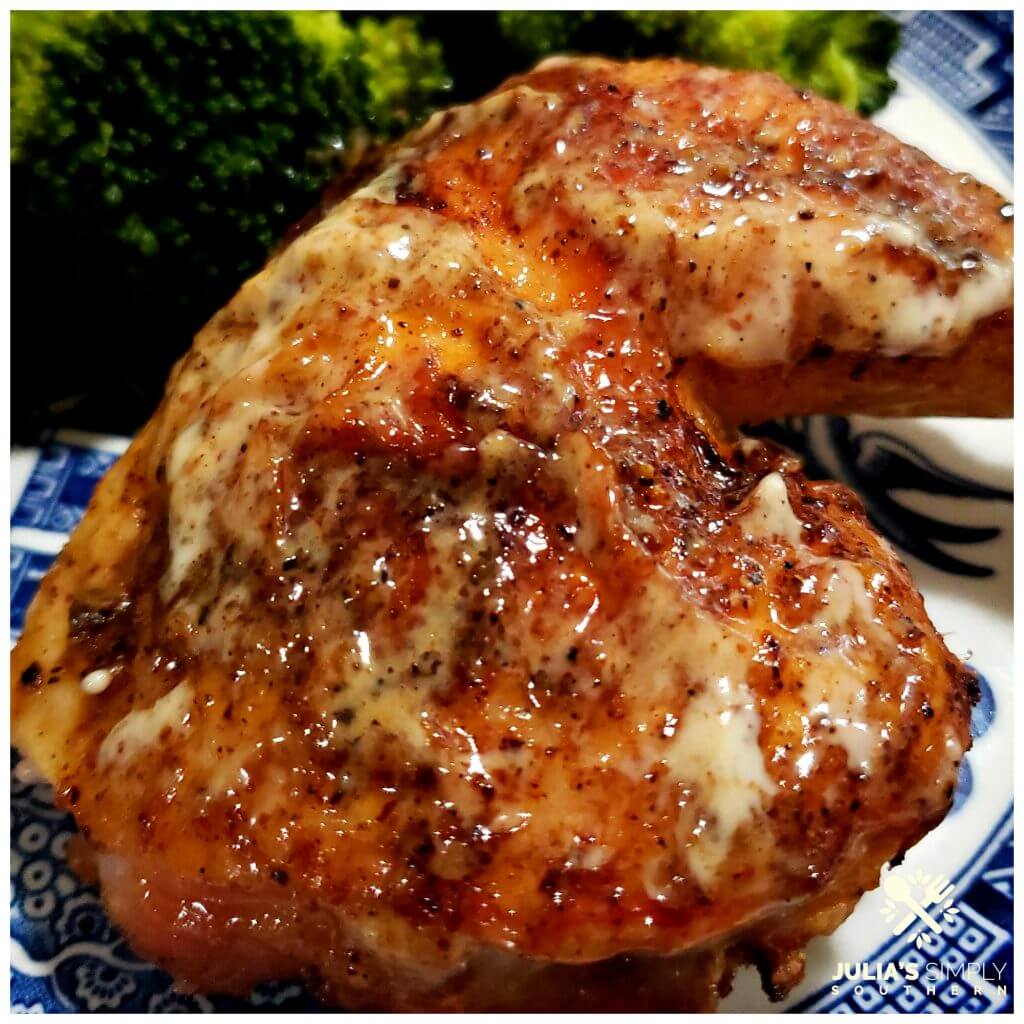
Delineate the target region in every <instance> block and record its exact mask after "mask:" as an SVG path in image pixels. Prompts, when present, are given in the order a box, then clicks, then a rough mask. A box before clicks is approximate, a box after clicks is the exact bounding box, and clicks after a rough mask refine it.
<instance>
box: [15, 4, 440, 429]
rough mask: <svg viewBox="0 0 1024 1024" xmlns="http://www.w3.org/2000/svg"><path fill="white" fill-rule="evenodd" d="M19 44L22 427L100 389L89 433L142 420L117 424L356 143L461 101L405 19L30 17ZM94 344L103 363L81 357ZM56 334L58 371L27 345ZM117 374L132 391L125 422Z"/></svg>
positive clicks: (20, 25) (23, 18)
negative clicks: (84, 335)
mask: <svg viewBox="0 0 1024 1024" xmlns="http://www.w3.org/2000/svg"><path fill="white" fill-rule="evenodd" d="M12 29H13V37H14V38H13V49H14V51H15V53H17V54H18V55H19V56H18V57H17V59H16V63H15V65H14V67H13V70H12V74H13V77H14V82H15V89H14V108H15V109H14V111H12V113H13V114H14V115H15V116H14V121H15V124H16V125H17V130H16V133H15V134H14V149H13V152H12V158H13V160H14V163H13V165H12V175H13V176H14V179H13V180H14V190H15V195H16V196H17V200H16V203H15V206H16V216H15V222H14V225H13V228H14V246H15V251H16V252H18V260H17V261H16V266H15V276H16V288H17V289H18V291H17V292H16V294H17V295H18V300H17V302H16V304H15V324H16V331H17V332H18V333H17V334H16V337H18V344H17V345H16V346H15V359H16V361H19V360H20V361H21V363H22V365H21V366H20V367H19V369H20V370H21V371H22V372H21V373H19V375H18V376H19V380H22V381H23V382H25V383H26V384H27V387H26V388H25V389H23V390H21V391H20V392H19V393H18V395H17V399H18V408H16V410H15V420H16V421H18V420H24V416H23V415H19V414H24V413H26V412H28V411H29V410H28V407H29V406H30V405H31V406H32V408H33V409H36V410H39V407H40V406H42V407H43V408H42V410H40V411H42V416H43V418H50V417H49V414H47V413H46V412H45V407H46V406H51V407H52V406H53V403H55V402H59V401H63V402H68V401H71V400H73V399H74V397H75V395H76V394H77V393H79V392H83V393H84V392H88V393H90V394H91V395H96V394H97V389H99V390H102V391H104V392H105V395H104V398H105V401H104V402H103V405H102V411H101V413H98V414H96V415H94V414H93V413H92V412H90V413H88V414H84V415H85V418H86V419H87V420H88V421H89V422H90V424H91V425H94V426H102V427H105V428H108V429H109V428H115V427H118V426H120V425H121V420H125V422H129V421H131V420H134V419H137V418H138V415H139V411H138V410H136V409H132V410H131V412H130V413H127V414H126V415H124V416H121V415H118V413H120V412H121V405H122V404H123V402H124V401H125V399H126V395H130V394H131V393H132V392H133V391H139V392H140V393H141V394H144V395H148V396H151V395H152V394H153V391H154V382H155V381H159V380H161V379H162V378H163V376H164V375H165V374H166V371H167V368H168V367H169V365H170V362H171V360H172V359H173V358H174V357H175V356H176V355H177V354H179V353H180V352H181V351H183V350H184V348H186V347H187V345H188V343H189V339H190V337H191V334H192V333H193V332H194V330H195V329H197V328H198V327H199V326H200V325H201V324H202V322H203V321H204V320H205V319H206V318H207V317H208V316H209V315H210V314H211V313H212V312H213V311H214V310H216V309H217V308H218V306H220V305H221V304H222V303H223V302H224V301H225V300H226V299H227V297H228V296H229V295H230V294H231V292H232V291H233V290H234V289H235V288H236V287H237V286H238V284H239V283H240V282H241V281H242V280H243V279H244V278H245V277H246V276H248V275H249V274H250V273H252V272H253V271H254V270H255V269H257V268H258V267H259V265H260V264H261V263H262V261H263V260H264V259H265V257H266V254H267V252H268V250H270V248H271V247H272V246H273V245H274V244H275V243H276V241H277V240H278V239H279V238H280V236H281V235H282V233H283V232H284V231H285V229H286V228H287V227H288V226H289V225H290V224H292V223H293V222H295V221H296V220H297V219H299V218H300V217H301V216H302V215H303V214H304V213H305V212H306V211H307V210H308V209H309V208H310V207H311V206H312V205H313V204H314V203H315V202H316V200H317V198H318V197H319V195H320V193H321V191H322V189H323V187H324V185H325V183H326V182H327V181H328V180H329V179H330V178H331V177H332V176H333V175H334V174H335V173H336V172H337V170H338V169H339V164H340V162H341V161H342V160H343V159H344V156H345V145H346V142H347V141H348V140H350V139H351V137H352V136H353V135H354V134H360V135H363V134H365V133H369V134H370V135H371V136H385V135H391V134H394V133H397V132H399V131H401V130H403V129H405V128H406V127H408V126H409V125H410V124H412V123H413V122H415V121H416V120H417V119H418V118H420V117H421V116H422V115H423V114H424V113H425V112H426V111H427V110H428V109H429V108H430V106H431V105H432V104H433V103H436V102H437V101H438V100H439V99H440V97H441V96H442V94H443V92H444V88H445V84H446V78H445V75H444V71H443V67H442V65H441V61H440V51H439V48H438V46H437V45H436V44H434V43H431V42H428V41H424V40H423V39H421V38H420V37H419V36H418V35H417V33H416V31H415V29H414V27H413V25H412V23H411V22H410V21H408V20H407V19H401V18H399V19H392V20H390V21H388V22H371V21H369V20H364V21H359V22H356V23H354V24H350V23H347V22H346V21H344V20H343V19H341V18H340V17H339V16H338V15H336V14H334V13H316V12H290V13H266V14H253V13H243V12H210V13H153V12H103V13H97V14H94V15H91V16H88V17H82V16H71V17H66V16H62V15H59V14H58V15H53V14H48V15H45V16H43V17H40V16H38V15H35V14H21V15H18V16H16V18H15V19H14V21H13V22H12ZM83 327H84V328H85V329H86V330H88V331H89V332H90V333H94V334H95V336H96V337H97V340H99V339H100V338H102V343H103V345H102V349H100V348H99V346H97V347H96V349H93V347H92V346H90V345H89V344H88V343H86V344H82V343H81V339H80V338H76V339H75V342H74V343H73V344H72V343H71V342H70V339H71V337H72V336H74V335H75V334H80V332H81V331H82V329H83ZM41 333H42V334H45V336H46V337H47V338H49V339H54V341H53V342H51V344H58V343H59V344H61V345H62V347H61V350H60V356H59V358H53V357H52V356H51V357H50V358H48V359H47V360H46V361H45V362H44V361H43V359H42V356H41V354H40V353H39V347H38V346H32V345H31V344H30V343H29V341H28V339H29V338H30V337H33V336H38V335H40V334H41ZM101 364H102V365H101ZM111 366H114V367H116V370H115V372H117V373H124V374H128V375H129V376H130V378H131V379H130V381H129V382H128V386H127V390H126V389H125V388H122V389H121V394H120V402H118V403H113V402H111V401H110V397H111V394H110V391H111V389H110V388H109V387H101V386H102V385H103V384H104V382H105V381H109V379H110V368H111ZM156 388H157V389H158V385H156ZM157 393H159V391H158V390H157ZM151 401H152V398H151V397H148V398H143V399H140V404H142V407H143V408H144V405H145V404H147V403H149V402H151ZM81 421H82V420H81V419H80V420H79V422H81ZM130 425H134V423H131V424H130Z"/></svg>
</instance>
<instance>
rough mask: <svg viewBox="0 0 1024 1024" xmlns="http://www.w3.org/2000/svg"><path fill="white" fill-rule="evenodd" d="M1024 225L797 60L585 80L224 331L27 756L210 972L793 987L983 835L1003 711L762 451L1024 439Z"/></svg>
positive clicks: (440, 121) (377, 171)
mask: <svg viewBox="0 0 1024 1024" xmlns="http://www.w3.org/2000/svg"><path fill="white" fill-rule="evenodd" d="M1011 249H1012V240H1011V225H1010V222H1009V220H1008V211H1007V210H1006V209H1005V208H1004V203H1003V200H1002V199H1000V197H998V196H997V195H996V194H994V193H993V192H991V191H990V190H988V189H986V188H984V187H982V186H980V185H978V184H977V183H975V182H973V181H971V180H969V179H964V178H962V177H958V176H955V175H952V174H949V173H947V172H945V171H943V170H942V169H941V168H939V167H937V166H936V165H935V164H934V163H932V162H931V161H930V160H928V159H927V158H926V157H925V156H924V155H922V154H921V153H919V152H917V151H914V150H911V149H908V148H907V147H904V146H902V145H901V144H899V143H898V142H896V141H895V140H894V139H892V138H891V137H890V136H888V135H886V134H885V133H884V132H882V131H880V130H878V129H876V128H874V127H873V126H871V125H869V124H866V123H865V122H863V121H861V120H860V119H858V118H856V117H854V116H852V115H850V114H849V113H847V112H845V111H843V110H841V109H840V108H838V107H836V106H834V105H832V104H829V103H826V102H823V101H821V100H818V99H815V98H812V97H808V96H806V95H801V94H798V93H796V92H794V91H793V90H791V89H790V88H788V87H787V86H785V85H784V84H782V83H781V82H780V81H779V80H777V79H775V78H773V77H771V76H766V75H758V74H742V73H731V72H730V73H727V72H723V71H718V70H714V69H709V68H699V67H695V66H693V65H687V64H682V63H678V62H672V61H665V62H646V63H636V64H616V63H612V62H607V61H598V60H571V61H570V60H558V61H550V62H547V63H546V64H544V65H541V66H540V67H539V68H538V69H537V70H536V71H534V72H532V73H531V74H529V75H526V76H524V77H522V78H520V79H518V80H514V81H512V82H510V83H509V84H508V85H507V86H505V87H504V88H502V89H501V90H499V91H498V92H497V93H495V94H493V95H491V96H489V97H487V98H485V99H484V100H482V101H480V102H479V103H477V104H474V105H471V106H468V107H464V108H459V109H455V110H451V111H448V112H446V113H443V114H441V115H438V116H437V117H435V118H434V119H433V120H431V121H430V122H429V123H428V124H427V125H426V126H425V127H424V128H423V129H421V130H420V131H419V132H417V133H416V134H414V135H413V136H411V137H410V138H408V139H406V140H405V141H404V142H403V143H402V144H401V145H399V146H398V147H396V148H395V149H392V150H390V151H388V152H387V153H385V154H383V155H382V156H380V157H379V158H378V159H377V160H376V163H375V166H374V167H373V169H372V171H370V172H369V173H368V174H367V175H366V176H365V178H364V179H363V180H362V181H360V182H358V183H357V186H356V187H354V190H349V191H348V193H347V194H337V195H334V196H332V197H330V198H329V199H327V200H325V202H324V204H323V208H322V209H321V210H320V211H318V215H317V217H315V218H312V219H311V223H309V224H307V225H305V226H304V230H303V231H302V232H301V233H299V234H298V235H297V237H295V238H294V239H293V240H292V241H291V242H290V244H288V245H287V246H286V247H284V248H283V249H282V250H281V251H280V252H279V253H278V254H277V255H276V256H275V257H274V258H273V259H272V260H271V261H270V263H269V264H268V266H267V267H266V268H265V269H264V270H263V271H262V272H261V273H260V274H258V275H257V276H256V277H254V278H253V279H252V280H250V281H249V282H247V283H246V284H245V285H244V286H243V287H242V289H241V290H240V291H239V293H238V294H237V295H236V296H235V298H234V299H233V300H232V301H231V303H230V304H229V305H228V306H227V307H226V308H225V309H224V310H223V311H221V312H220V313H219V314H217V315H216V316H215V317H214V318H213V319H212V320H211V321H210V323H209V324H208V325H207V326H206V327H205V328H204V330H203V331H202V332H201V333H200V334H199V336H198V337H197V338H196V341H195V344H194V346H193V348H192V350H191V351H190V352H189V353H188V355H187V356H185V357H184V358H183V359H182V360H181V362H180V363H179V364H178V365H177V367H176V368H175V370H174V372H173V374H172V376H171V379H170V381H169V383H168V387H167V391H166V395H165V398H164V400H163V402H162V404H161V406H160V407H159V409H158V410H157V412H156V414H155V415H154V417H153V419H152V420H151V421H150V422H149V424H148V425H147V426H146V427H145V429H144V430H143V431H142V432H141V433H140V435H139V436H138V437H137V438H136V440H135V442H134V443H133V444H132V446H131V448H130V449H129V451H128V452H127V453H126V455H125V456H124V457H123V458H122V459H121V460H120V461H119V462H118V463H117V465H116V466H115V467H114V468H113V469H112V470H111V472H110V473H109V475H108V476H107V477H106V478H105V479H104V480H103V481H102V483H101V484H100V486H99V488H98V490H97V492H96V494H95V496H94V498H93V501H92V504H91V505H90V507H89V510H88V512H87V514H86V516H85V519H84V520H83V522H82V524H81V525H80V527H79V528H78V529H77V530H76V531H75V533H74V534H73V535H72V537H71V539H70V541H69V543H68V545H67V546H66V548H65V550H64V551H63V553H62V554H61V555H60V557H59V558H58V560H57V562H56V563H55V565H54V568H53V569H52V570H51V572H50V573H49V574H48V575H47V577H46V578H45V579H44V581H43V583H42V585H41V587H40V591H39V594H38V596H37V598H36V600H35V601H34V603H33V605H32V608H31V610H30V612H29V615H28V620H27V624H26V629H25V632H24V635H23V637H22V639H21V641H20V642H19V644H18V646H17V648H16V650H15V653H14V656H13V682H12V688H13V715H14V724H13V731H14V739H15V742H16V744H17V745H18V747H19V749H20V750H21V751H22V753H23V754H24V755H25V756H27V757H29V758H30V759H31V760H32V762H33V763H34V764H35V765H36V766H37V767H38V769H39V770H40V771H41V772H42V773H43V774H44V775H45V776H46V777H47V778H48V779H49V780H50V781H52V782H53V784H54V786H55V791H56V795H57V799H58V801H59V802H60V803H61V804H62V805H63V806H66V807H68V808H70V809H71V810H72V811H73V813H74V815H75V817H76V819H77V821H78V824H79V826H80V828H81V831H82V835H83V837H84V839H83V846H82V849H81V850H80V851H79V856H80V857H82V858H83V859H84V858H86V857H88V858H91V859H92V861H93V862H94V868H95V870H96V871H98V875H99V878H100V881H101V885H102V888H103V894H104V899H105V901H106V903H107V906H108V908H109V910H110V913H111V915H112V917H113V919H114V920H115V921H116V923H117V924H118V925H119V926H120V927H121V928H122V929H123V930H124V931H125V933H126V934H127V936H128V937H129V939H130V941H131V942H132V944H133V945H134V947H135V948H136V950H137V951H138V952H139V953H140V954H141V955H143V956H146V957H148V958H151V959H152V960H154V961H155V962H157V963H159V964H161V965H163V966H165V967H166V968H168V969H169V970H170V971H172V972H173V973H174V974H175V975H176V976H177V977H178V978H179V979H181V980H182V981H183V982H184V983H186V984H189V985H192V986H196V987H198V988H201V989H205V990H209V991H228V992H238V993H244V992H246V991H247V990H248V989H249V988H250V987H251V986H252V985H253V984H255V983H256V982H258V981H261V980H264V979H269V978H283V977H301V978H303V979H304V980H305V981H306V982H307V983H308V984H309V985H310V986H311V988H312V989H313V990H314V991H315V992H317V993H318V995H319V996H320V997H321V998H322V999H323V1000H324V1001H325V1002H328V1003H334V1004H339V1005H344V1006H348V1007H378V1008H397V1009H503V1008H601V1009H616V1008H622V1009H650V1008H665V1009H707V1008H712V1007H714V1005H715V1004H716V1002H717V1000H718V998H719V997H720V996H721V995H722V994H723V993H724V992H726V991H728V986H729V983H730V979H731V976H732V973H733V971H734V970H735V968H736V967H737V966H738V965H740V964H743V963H754V964H756V965H757V966H758V967H759V969H760V970H761V974H762V978H763V980H764V984H765V987H766V990H767V991H768V992H769V993H770V994H771V995H773V996H780V995H782V994H784V993H785V992H786V991H787V990H788V989H789V988H791V987H792V986H793V985H794V984H795V983H796V982H797V981H798V980H799V978H800V975H801V972H802V964H803V960H802V950H803V947H804V946H805V945H806V943H807V942H808V941H809V940H810V939H811V938H813V937H814V936H816V935H820V934H824V933H827V932H830V931H832V930H833V929H834V928H835V927H836V926H837V925H838V924H839V923H841V922H842V921H843V920H844V919H845V917H846V916H847V915H848V914H849V913H850V911H851V910H852V908H853V907H854V905H855V904H856V901H857V899H858V898H859V897H860V895H861V894H862V893H863V892H864V891H865V890H866V889H869V888H872V887H874V886H875V885H877V883H878V878H879V872H880V869H881V867H882V865H883V864H884V863H885V862H887V861H889V860H890V859H892V858H894V857H897V856H898V855H900V854H901V853H902V852H904V851H905V850H907V849H908V848H909V847H910V846H912V845H913V844H914V843H916V842H917V841H918V840H919V839H920V838H921V837H922V836H923V835H924V834H925V833H927V832H928V831H929V830H930V829H932V828H933V827H934V826H936V825H937V824H938V823H939V822H940V821H941V820H942V818H943V816H944V815H945V813H946V811H947V810H948V808H949V806H950V802H951V798H952V794H953V788H954V784H955V781H956V777H957V771H958V767H959V764H960V762H961V759H962V757H963V755H964V751H965V749H966V748H967V747H968V745H969V742H970V740H969V717H970V709H971V703H972V700H973V698H974V693H975V685H974V681H973V677H972V676H971V674H970V673H969V672H968V671H967V670H966V669H965V668H964V667H963V666H962V665H961V664H960V663H959V662H958V661H957V659H956V658H955V657H954V656H953V655H951V654H950V652H949V651H948V650H947V648H946V646H945V645H944V643H943V641H942V638H941V637H940V636H939V635H938V634H937V633H936V631H935V629H934V627H933V626H932V624H931V622H930V621H929V619H928V616H927V614H926V612H925V610H924V606H923V603H922V600H921V597H920V595H919V594H918V593H917V591H916V590H915V588H914V586H913V584H912V582H911V580H910V578H909V576H908V574H907V571H906V569H905V568H904V567H903V565H902V564H901V563H900V562H899V560H898V559H897V558H896V556H895V555H894V553H893V552H892V550H891V549H890V548H889V547H888V545H887V544H886V543H885V541H883V540H882V539H881V538H879V537H878V536H877V534H876V533H875V532H874V531H873V530H872V528H871V527H870V526H869V524H868V522H867V520H866V518H865V516H864V514H863V511H862V509H861V507H860V505H859V503H858V501H857V499H856V498H855V497H854V496H853V495H852V494H851V493H850V492H849V491H848V490H846V489H845V488H843V487H841V486H839V485H836V484H831V483H817V482H812V481H809V480H807V479H806V478H805V477H804V476H803V475H802V473H801V471H800V466H799V464H798V463H797V462H796V460H795V459H793V458H791V457H790V456H788V455H786V454H785V453H783V452H782V451H781V450H779V449H776V448H773V447H771V446H768V445H766V444H762V443H759V442H752V441H748V440H744V439H740V438H739V436H738V435H737V434H736V432H735V429H734V428H735V425H736V424H738V423H741V422H744V421H749V420H755V419H758V418H762V417H764V416H767V415H780V414H784V413H788V412H805V411H811V410H823V411H824V410H828V411H843V410H848V409H871V410H873V411H876V412H893V413H896V412H900V413H902V412H906V411H915V412H938V413H941V412H972V413H976V414H983V413H987V414H1004V413H1006V412H1007V411H1008V410H1009V403H1010V391H1009V378H1008V377H1006V379H1004V376H1005V375H1006V374H1007V373H1008V369H1009V365H1010V345H1011V319H1012V275H1011V270H1010V260H1011Z"/></svg>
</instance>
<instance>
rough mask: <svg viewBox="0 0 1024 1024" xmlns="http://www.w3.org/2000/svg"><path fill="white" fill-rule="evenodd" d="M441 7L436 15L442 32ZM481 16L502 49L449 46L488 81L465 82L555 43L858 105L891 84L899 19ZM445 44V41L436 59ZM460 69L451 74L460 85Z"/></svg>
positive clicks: (866, 109) (810, 14)
mask: <svg viewBox="0 0 1024 1024" xmlns="http://www.w3.org/2000/svg"><path fill="white" fill-rule="evenodd" d="M443 17H444V16H436V18H437V19H438V21H437V28H438V30H440V31H441V32H442V38H444V36H443V29H444V28H445V26H446V23H445V22H444V21H443V20H440V19H443ZM484 17H488V16H486V15H485V16H484ZM489 17H491V18H492V19H493V25H492V26H491V27H490V30H489V31H488V30H487V29H486V28H485V27H484V26H481V31H480V35H481V38H495V39H497V40H498V45H497V49H498V50H499V51H500V52H501V53H502V54H503V56H498V57H497V59H495V55H494V54H493V52H488V51H483V53H481V52H480V51H477V52H476V53H474V54H469V55H456V56H455V60H462V61H475V62H476V63H477V64H478V65H479V67H480V69H482V70H483V71H484V72H485V73H486V72H487V71H488V70H489V69H490V72H491V74H492V76H493V77H494V81H491V82H487V83H480V82H474V86H475V87H476V88H478V89H480V87H481V85H483V86H484V87H490V86H491V85H494V84H496V83H497V81H498V80H500V77H503V76H504V74H506V73H508V71H510V70H512V69H511V68H510V67H507V66H506V65H508V64H509V63H513V64H517V65H518V66H520V67H521V66H523V65H525V64H528V63H530V62H532V61H535V60H538V59H540V58H541V57H545V56H547V55H548V54H551V53H556V52H560V51H577V52H588V53H603V54H608V55H609V56H614V57H651V56H656V55H660V56H676V57H685V58H688V59H690V60H697V61H702V62H706V63H709V64H719V65H722V66H724V67H734V68H757V69H760V70H765V71H774V72H775V73H776V74H778V75H781V76H782V77H783V78H785V79H786V80H787V81H789V82H792V83H793V84H794V85H799V86H805V87H808V88H811V89H813V90H814V91H815V92H818V93H820V94H821V95H823V96H827V97H829V98H830V99H836V100H839V101H840V102H841V103H843V104H845V105H846V106H848V107H850V108H851V109H853V110H858V111H860V112H861V113H862V114H870V113H872V112H873V111H875V110H877V109H878V108H879V107H881V106H883V105H884V104H885V102H886V100H887V99H888V98H889V96H890V95H891V93H892V91H893V89H894V88H895V87H896V83H895V81H894V80H893V79H892V78H891V77H890V75H889V73H888V70H887V68H888V64H889V61H890V59H891V58H892V55H893V54H894V53H895V51H896V47H897V46H898V45H899V25H898V23H897V22H895V21H894V20H893V19H892V18H890V17H888V16H886V15H884V14H879V13H877V12H874V11H606V12H599V13H595V12H590V11H502V12H500V13H498V14H495V15H490V16H489ZM453 24H454V23H452V22H448V23H447V25H449V26H451V25H453ZM433 27H434V26H432V28H433ZM453 49H454V47H453V46H446V48H445V59H446V60H451V59H452V58H451V51H452V50H453ZM463 77H464V76H462V75H459V74H456V85H457V87H458V88H459V90H460V92H461V91H462V89H463V86H464V85H465V83H464V81H463ZM481 91H482V89H481Z"/></svg>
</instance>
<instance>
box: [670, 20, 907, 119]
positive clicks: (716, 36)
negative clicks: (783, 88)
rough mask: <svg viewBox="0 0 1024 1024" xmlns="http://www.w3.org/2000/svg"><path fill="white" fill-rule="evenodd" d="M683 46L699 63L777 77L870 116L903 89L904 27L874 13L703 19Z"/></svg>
mask: <svg viewBox="0 0 1024 1024" xmlns="http://www.w3.org/2000/svg"><path fill="white" fill-rule="evenodd" d="M681 39H682V47H681V49H683V50H684V51H685V52H686V53H688V54H691V55H692V56H694V57H695V58H696V59H698V60H702V61H707V62H708V63H711V64H721V65H724V66H726V67H737V68H758V69H761V70H765V71H774V72H775V73H776V74H778V75H781V76H782V77H783V78H785V79H786V80H787V81H789V82H792V83H793V84H794V85H799V86H805V87H807V88H809V89H813V90H814V91H815V92H816V93H818V94H819V95H821V96H827V97H828V98H829V99H834V100H838V101H839V102H840V103H842V104H843V105H844V106H847V107H849V108H850V109H851V110H857V111H859V112H860V113H862V114H871V113H873V112H874V111H876V110H878V109H879V107H882V106H884V105H885V103H886V101H887V100H888V99H889V97H890V96H891V95H892V92H893V90H894V89H895V88H896V82H895V81H894V80H893V78H892V77H891V76H890V75H889V72H888V66H889V61H890V60H891V59H892V56H893V54H894V53H895V52H896V48H897V46H899V25H898V23H897V22H895V21H894V20H893V19H892V18H890V17H888V16H886V15H884V14H879V13H877V12H874V11H731V12H728V13H722V12H714V11H700V12H694V13H693V14H692V15H690V16H689V17H687V18H686V19H685V23H684V25H683V31H682V35H681Z"/></svg>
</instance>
